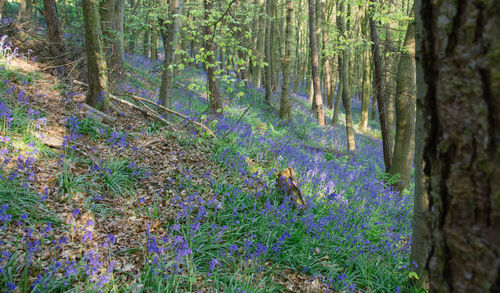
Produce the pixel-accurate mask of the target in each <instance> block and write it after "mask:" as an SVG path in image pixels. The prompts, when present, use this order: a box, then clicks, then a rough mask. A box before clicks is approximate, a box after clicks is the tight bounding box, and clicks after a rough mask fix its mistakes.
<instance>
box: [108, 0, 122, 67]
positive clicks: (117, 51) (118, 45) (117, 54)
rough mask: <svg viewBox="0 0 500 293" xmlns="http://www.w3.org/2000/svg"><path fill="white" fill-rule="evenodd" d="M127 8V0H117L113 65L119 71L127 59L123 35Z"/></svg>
mask: <svg viewBox="0 0 500 293" xmlns="http://www.w3.org/2000/svg"><path fill="white" fill-rule="evenodd" d="M124 9H125V0H115V9H114V10H115V13H114V20H113V22H114V24H113V27H114V28H115V30H116V32H115V34H116V36H115V38H114V43H113V55H111V67H112V68H113V69H115V70H117V71H118V72H121V71H122V69H123V61H124V59H125V48H124V44H125V39H124V35H123V16H124Z"/></svg>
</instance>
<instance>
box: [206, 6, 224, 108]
mask: <svg viewBox="0 0 500 293" xmlns="http://www.w3.org/2000/svg"><path fill="white" fill-rule="evenodd" d="M212 4H213V1H212V0H203V7H204V9H205V13H204V17H205V21H206V24H205V28H204V30H205V36H206V38H208V40H207V41H205V52H207V57H206V59H207V60H206V62H207V64H205V70H206V71H207V79H208V91H209V93H208V94H209V100H210V113H211V114H212V115H215V116H221V115H223V103H222V92H221V89H220V85H219V80H218V79H217V76H216V70H217V67H216V65H215V64H216V63H217V62H216V60H215V58H214V55H215V51H216V49H215V46H214V44H213V42H212V41H211V38H212V34H213V31H212V27H211V26H210V23H208V22H209V20H210V11H211V10H212Z"/></svg>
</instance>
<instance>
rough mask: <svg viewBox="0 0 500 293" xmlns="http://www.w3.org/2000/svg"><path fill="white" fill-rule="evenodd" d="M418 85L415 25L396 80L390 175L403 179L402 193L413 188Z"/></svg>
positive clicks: (400, 184)
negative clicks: (393, 136) (394, 130)
mask: <svg viewBox="0 0 500 293" xmlns="http://www.w3.org/2000/svg"><path fill="white" fill-rule="evenodd" d="M415 83H416V76H415V25H414V23H413V22H412V23H410V24H409V25H408V30H407V32H406V37H405V42H404V48H403V53H402V54H401V58H400V60H399V66H398V75H397V79H396V97H395V103H396V139H395V142H394V154H393V156H392V166H391V172H390V173H391V174H392V175H395V174H399V175H400V176H401V177H400V179H401V181H400V182H399V183H398V184H397V185H396V187H397V189H398V190H399V191H400V192H402V191H403V190H405V189H408V188H409V187H410V179H411V170H412V160H413V147H414V144H415V141H414V137H415V136H414V134H415V104H416V96H415V94H416V88H415V87H416V85H415Z"/></svg>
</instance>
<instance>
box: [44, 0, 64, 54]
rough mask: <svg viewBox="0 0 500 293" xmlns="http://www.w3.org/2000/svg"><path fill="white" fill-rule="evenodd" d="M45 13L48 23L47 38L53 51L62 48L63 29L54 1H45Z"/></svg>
mask: <svg viewBox="0 0 500 293" xmlns="http://www.w3.org/2000/svg"><path fill="white" fill-rule="evenodd" d="M43 13H44V15H45V22H46V23H47V36H48V38H49V41H50V42H51V46H52V49H53V50H54V49H55V50H56V51H57V50H59V49H61V48H62V42H63V40H62V29H61V24H60V23H59V18H58V17H57V6H56V2H55V1H54V0H43Z"/></svg>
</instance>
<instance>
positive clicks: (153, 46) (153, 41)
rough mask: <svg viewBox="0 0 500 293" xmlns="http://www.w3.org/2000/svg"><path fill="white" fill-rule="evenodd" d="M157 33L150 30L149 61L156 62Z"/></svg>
mask: <svg viewBox="0 0 500 293" xmlns="http://www.w3.org/2000/svg"><path fill="white" fill-rule="evenodd" d="M158 39H159V36H158V31H157V30H155V29H153V30H151V45H150V46H151V60H152V61H156V60H158Z"/></svg>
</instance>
